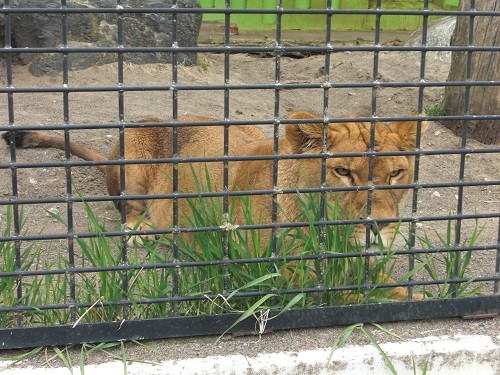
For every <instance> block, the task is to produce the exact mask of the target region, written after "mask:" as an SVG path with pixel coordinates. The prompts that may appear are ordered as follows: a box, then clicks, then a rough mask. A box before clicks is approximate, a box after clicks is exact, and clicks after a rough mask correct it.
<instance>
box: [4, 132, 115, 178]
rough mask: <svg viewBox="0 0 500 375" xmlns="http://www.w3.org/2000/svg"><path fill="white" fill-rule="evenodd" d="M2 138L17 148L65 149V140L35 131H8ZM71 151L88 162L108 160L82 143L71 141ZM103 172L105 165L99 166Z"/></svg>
mask: <svg viewBox="0 0 500 375" xmlns="http://www.w3.org/2000/svg"><path fill="white" fill-rule="evenodd" d="M2 138H3V139H4V140H5V142H6V143H7V144H8V145H9V144H10V143H11V142H15V145H16V148H57V149H59V150H64V149H65V142H64V138H61V137H52V136H49V135H45V134H42V133H38V132H33V131H19V130H18V131H8V132H6V133H5V134H3V136H2ZM69 151H70V153H71V154H72V155H75V156H78V157H79V158H81V159H83V160H87V161H102V160H108V159H107V158H106V157H105V156H104V155H101V154H99V153H97V152H95V151H93V150H91V149H90V148H88V147H85V146H84V145H82V144H81V143H78V142H75V141H70V142H69ZM97 167H99V169H100V170H102V171H103V172H104V171H105V170H106V166H105V165H98V166H97Z"/></svg>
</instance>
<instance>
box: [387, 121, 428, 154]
mask: <svg viewBox="0 0 500 375" xmlns="http://www.w3.org/2000/svg"><path fill="white" fill-rule="evenodd" d="M389 127H390V128H391V130H392V131H393V132H394V133H396V135H397V136H398V138H399V141H398V143H399V148H400V149H401V150H403V151H412V150H415V145H416V140H417V132H418V131H419V129H418V123H417V122H416V121H400V122H395V123H391V124H390V125H389ZM428 127H429V123H428V122H427V121H422V123H421V126H420V132H421V136H422V137H423V136H424V134H425V132H426V131H427V128H428Z"/></svg>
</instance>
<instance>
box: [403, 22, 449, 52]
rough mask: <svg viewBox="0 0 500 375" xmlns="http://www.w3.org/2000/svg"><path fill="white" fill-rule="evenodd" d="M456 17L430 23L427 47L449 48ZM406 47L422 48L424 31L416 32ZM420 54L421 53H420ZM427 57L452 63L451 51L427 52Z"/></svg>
mask: <svg viewBox="0 0 500 375" xmlns="http://www.w3.org/2000/svg"><path fill="white" fill-rule="evenodd" d="M456 22H457V18H456V17H443V18H440V19H438V20H436V21H433V22H430V23H429V25H428V27H427V46H432V47H449V46H450V40H451V35H452V34H453V30H455V24H456ZM405 46H412V47H420V46H422V29H421V28H420V29H418V30H416V31H414V32H413V33H412V34H411V36H410V37H409V38H408V40H407V41H406V42H405ZM418 53H420V52H418ZM426 56H428V57H432V58H434V59H437V60H441V61H451V52H450V51H439V52H438V51H434V52H427V54H426Z"/></svg>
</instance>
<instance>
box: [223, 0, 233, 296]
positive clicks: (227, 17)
mask: <svg viewBox="0 0 500 375" xmlns="http://www.w3.org/2000/svg"><path fill="white" fill-rule="evenodd" d="M224 6H225V8H226V10H228V12H226V13H225V14H224V86H225V87H224V108H223V112H224V113H223V117H224V139H223V143H224V145H223V154H224V160H223V166H222V169H223V176H222V184H223V187H222V188H223V191H224V192H225V193H226V194H224V195H223V197H222V212H223V215H224V217H225V219H226V220H227V222H228V223H229V197H228V196H227V192H228V191H229V187H228V184H229V183H228V181H229V174H228V172H229V164H228V161H227V160H226V157H227V155H228V154H229V147H230V145H229V127H230V125H228V123H227V122H228V121H229V120H230V117H231V114H230V99H231V92H230V89H229V88H228V87H227V85H228V84H229V83H230V79H231V77H230V71H231V68H230V67H231V61H230V56H231V53H230V50H231V33H230V31H231V12H230V11H229V10H230V9H231V1H230V0H225V5H224ZM222 235H223V237H222V246H223V247H224V248H223V258H224V260H229V231H228V230H225V231H224V232H223V233H222ZM227 271H228V266H227V264H225V265H224V277H223V279H222V283H223V285H222V291H223V294H224V295H227V294H229V293H230V291H229V290H228V289H229V288H228V277H227V274H228V272H227Z"/></svg>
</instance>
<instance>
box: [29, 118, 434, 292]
mask: <svg viewBox="0 0 500 375" xmlns="http://www.w3.org/2000/svg"><path fill="white" fill-rule="evenodd" d="M317 117H318V116H317V115H314V114H312V113H310V112H307V111H298V112H294V113H293V114H292V115H291V116H290V118H292V119H313V118H317ZM212 120H213V119H210V118H205V117H186V118H183V119H181V120H180V121H182V122H196V121H212ZM143 121H144V122H156V121H160V120H157V119H146V120H143ZM426 127H427V124H426V123H425V122H424V123H422V126H421V128H422V131H425V129H426ZM323 128H324V125H323V123H302V124H290V125H287V126H286V128H285V130H286V134H285V136H284V137H281V138H280V139H279V153H280V154H316V153H318V152H321V151H322V147H323V145H322V138H323ZM370 128H371V124H370V123H359V122H357V123H356V122H345V123H339V124H329V125H328V126H327V131H326V140H327V144H326V151H327V152H328V153H329V154H330V155H331V157H329V158H328V159H327V160H326V166H327V170H326V183H327V186H337V187H342V186H366V185H369V184H370V181H368V160H369V158H368V157H340V154H342V153H348V152H366V151H369V145H370ZM416 132H417V124H416V123H414V122H400V123H391V124H383V123H377V124H376V126H375V150H376V151H379V152H394V151H412V150H414V149H415V138H416ZM27 134H28V136H27V139H30V142H29V145H27V146H25V147H57V148H63V147H64V144H62V147H61V142H60V141H59V142H56V141H55V139H56V138H54V137H47V136H44V135H39V133H33V132H29V133H27ZM37 137H39V138H43V142H40V144H39V145H37V142H36V140H37ZM50 138H53V139H54V141H53V142H52V143H51V142H50ZM223 140H224V131H223V127H221V126H194V127H192V126H189V127H182V126H180V127H178V156H179V157H180V158H188V157H220V156H222V155H223ZM273 142H274V141H273V140H272V139H268V138H267V137H266V136H265V135H264V133H263V132H261V131H260V130H259V129H257V128H256V127H254V126H246V125H241V126H231V127H230V130H229V154H230V155H232V156H238V155H239V156H242V155H243V156H256V155H272V154H273V153H274V143H273ZM42 143H43V145H42ZM27 144H28V143H27ZM21 147H22V146H21ZM73 149H75V150H78V156H79V157H81V158H83V159H86V160H102V159H104V158H103V157H102V156H100V155H98V154H96V153H95V152H94V151H92V150H90V149H88V151H87V153H85V152H82V149H83V150H85V149H86V148H85V147H83V146H81V145H78V144H75V145H73V148H72V150H73ZM172 156H173V143H172V128H171V127H154V128H134V129H128V130H127V131H126V132H125V159H129V160H132V159H149V158H150V159H158V158H170V157H172ZM118 157H119V147H118V145H116V146H115V147H114V148H113V150H112V151H111V153H110V154H109V159H110V160H111V159H118ZM272 166H273V161H240V162H237V161H234V162H230V163H229V170H228V173H229V181H228V188H229V190H232V189H238V190H268V189H273V188H274V187H273V184H272V181H273V172H272V171H273V168H272ZM192 168H193V169H194V171H195V172H196V175H197V178H198V179H199V181H198V183H200V184H201V185H202V186H206V184H207V181H206V179H205V169H207V170H208V172H209V176H210V183H211V185H212V190H214V191H222V190H223V186H222V185H223V163H222V162H220V161H217V162H207V163H201V162H200V163H179V164H178V192H181V193H188V192H192V193H196V192H197V186H196V182H195V179H194V178H193V173H192ZM104 169H105V170H106V183H107V188H108V192H109V194H110V195H119V194H120V183H119V181H120V178H119V167H118V166H106V167H105V168H104ZM413 169H414V162H413V157H411V156H403V155H397V156H376V157H374V158H373V181H372V183H373V184H374V185H390V184H393V185H398V184H409V183H412V181H413V172H414V170H413ZM346 171H348V172H349V174H348V175H345V176H344V175H342V174H345V172H346ZM172 176H173V165H172V163H163V164H162V163H151V164H136V165H126V166H125V182H126V190H125V193H126V195H147V194H153V195H156V194H172V193H173V192H174V191H173V183H172ZM320 184H321V159H318V158H316V159H312V158H311V159H294V160H290V159H286V158H284V159H282V160H279V161H278V184H277V186H276V188H277V189H297V188H305V187H318V186H320ZM406 193H407V190H403V189H391V190H387V189H386V190H374V191H373V192H372V205H371V215H370V217H371V218H372V219H374V220H377V219H381V218H384V219H395V220H397V218H398V217H399V206H400V205H401V203H402V202H403V199H404V197H405V195H406ZM338 196H339V198H338V199H339V200H340V203H341V206H342V207H344V208H348V207H350V211H351V212H352V214H351V217H356V218H366V201H367V192H366V190H360V191H356V190H353V191H346V192H341V193H339V195H338ZM328 198H329V199H333V194H331V193H329V194H328ZM250 200H251V203H252V209H253V212H254V219H255V220H258V221H259V222H261V223H269V222H271V214H272V213H271V207H272V198H271V196H270V195H253V196H251V198H250ZM278 204H279V206H280V208H281V210H280V213H279V217H278V221H281V222H288V221H289V220H290V218H294V217H296V216H297V214H298V213H299V212H300V209H301V208H300V205H299V202H298V200H297V196H296V195H295V194H279V195H278ZM179 209H180V212H188V211H189V209H188V207H187V204H186V202H185V200H183V199H180V200H179ZM172 210H173V208H172V200H171V199H156V200H153V201H147V200H137V201H127V203H126V216H127V223H126V225H127V226H128V227H129V228H134V227H135V228H137V226H138V224H137V223H138V220H139V218H140V217H141V215H144V214H145V212H146V211H147V216H146V217H147V219H146V220H145V221H142V222H141V224H140V225H139V229H148V226H150V227H153V228H169V227H171V226H172V223H173V219H172V217H173V215H172ZM237 221H238V222H237V223H236V224H245V223H244V220H243V218H242V217H241V215H240V216H239V217H238V218H237ZM180 224H181V223H180ZM395 227H396V224H394V223H390V224H388V225H385V226H382V225H379V226H378V227H375V226H374V232H373V233H372V238H371V240H375V233H376V232H378V233H379V235H380V237H381V238H382V240H383V241H384V243H389V242H391V241H392V239H393V237H394V234H395ZM365 228H366V227H365V225H358V226H357V227H356V230H355V233H354V236H353V238H352V240H353V241H356V242H358V243H361V244H364V242H365V238H366V229H365ZM395 291H396V292H395V293H394V295H395V296H396V297H397V298H404V297H405V295H406V292H405V290H404V289H403V288H395Z"/></svg>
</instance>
